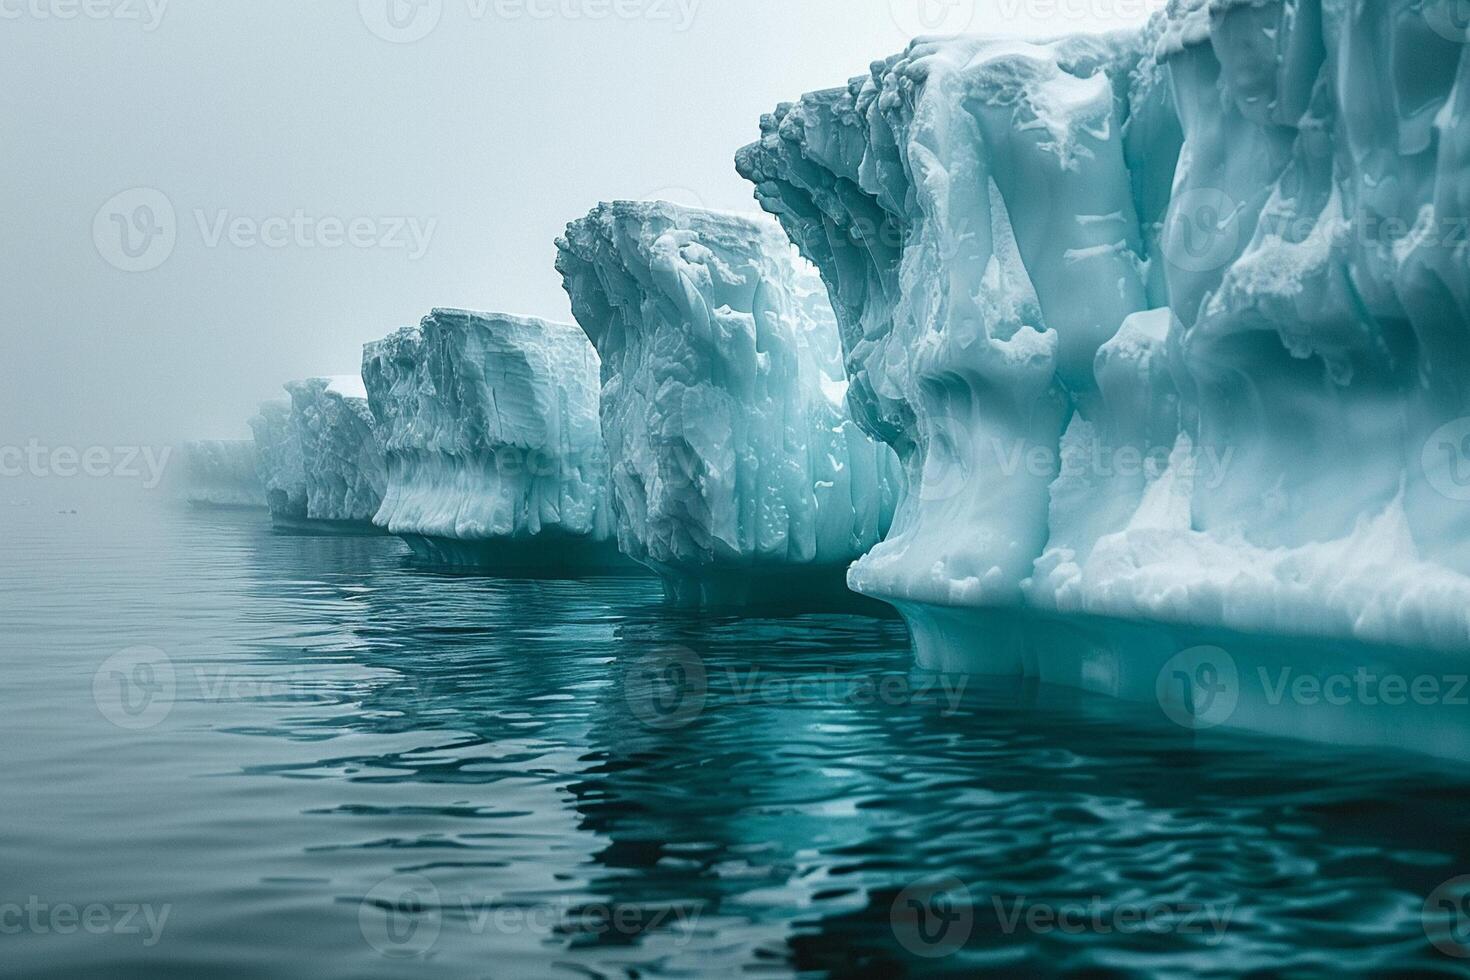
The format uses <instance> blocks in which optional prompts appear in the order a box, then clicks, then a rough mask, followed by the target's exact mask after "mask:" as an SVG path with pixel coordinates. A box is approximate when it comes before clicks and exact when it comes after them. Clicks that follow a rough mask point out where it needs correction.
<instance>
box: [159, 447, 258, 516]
mask: <svg viewBox="0 0 1470 980" xmlns="http://www.w3.org/2000/svg"><path fill="white" fill-rule="evenodd" d="M182 455H183V460H184V482H183V486H182V487H181V491H180V492H181V495H182V497H183V499H184V500H185V502H187V503H190V504H193V505H195V506H203V507H264V506H265V505H266V499H265V486H264V485H263V484H262V483H261V480H260V474H259V472H258V470H257V468H256V452H255V443H254V442H251V441H250V440H248V439H245V440H235V441H230V440H225V441H205V442H190V443H186V444H185V445H184V447H183V453H182Z"/></svg>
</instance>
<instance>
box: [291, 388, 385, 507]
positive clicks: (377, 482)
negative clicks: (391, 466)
mask: <svg viewBox="0 0 1470 980" xmlns="http://www.w3.org/2000/svg"><path fill="white" fill-rule="evenodd" d="M286 391H287V393H288V394H290V396H291V425H292V426H293V427H294V429H295V430H296V438H297V440H298V441H299V443H300V446H301V460H302V466H303V470H304V473H305V480H306V518H307V520H308V521H313V522H325V523H330V524H352V525H367V526H369V527H371V525H372V520H373V517H374V516H375V515H376V514H377V512H378V508H379V507H381V506H382V503H383V488H384V486H385V484H386V482H387V477H386V471H385V467H384V462H383V449H382V445H381V444H380V442H379V440H378V436H377V425H376V423H375V422H374V421H373V415H372V412H371V411H370V410H369V408H368V402H367V392H366V390H364V388H363V383H362V380H361V379H360V378H357V377H332V378H310V379H307V380H305V381H293V382H290V383H289V384H287V385H286Z"/></svg>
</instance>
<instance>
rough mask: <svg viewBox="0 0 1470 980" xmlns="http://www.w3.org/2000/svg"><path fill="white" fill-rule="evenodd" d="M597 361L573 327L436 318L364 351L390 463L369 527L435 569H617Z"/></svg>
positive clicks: (485, 316)
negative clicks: (394, 537) (393, 537)
mask: <svg viewBox="0 0 1470 980" xmlns="http://www.w3.org/2000/svg"><path fill="white" fill-rule="evenodd" d="M599 370H600V368H599V362H598V357H597V352H596V351H595V350H594V349H593V348H592V345H591V344H590V343H588V341H587V338H586V337H585V336H584V335H583V334H582V331H581V330H579V329H578V328H577V327H575V326H571V325H568V324H562V323H548V322H546V321H543V320H536V319H530V318H525V317H515V316H507V315H504V314H498V313H470V312H466V311H463V310H435V311H434V312H433V313H431V314H430V315H429V316H427V317H425V318H424V320H423V323H422V324H421V325H419V326H416V327H407V328H405V329H403V330H400V331H398V332H397V333H395V334H393V335H392V336H390V337H388V338H387V339H385V340H382V341H378V342H376V343H373V344H369V345H368V346H367V347H366V348H365V349H364V354H363V380H364V382H365V383H366V386H367V391H368V399H369V402H370V404H371V407H372V411H373V414H374V416H375V417H376V418H377V420H378V426H379V430H380V432H381V434H382V437H383V445H384V449H385V451H386V454H387V469H388V486H387V492H386V494H385V495H384V500H383V506H382V508H381V509H380V511H379V512H378V515H377V523H378V524H379V525H380V526H382V527H385V528H387V529H388V530H389V531H391V532H392V533H394V534H396V535H399V536H400V537H403V538H404V539H405V540H407V541H408V542H409V544H410V545H411V546H413V547H414V549H415V551H416V552H417V553H418V554H419V555H420V557H423V558H427V559H429V560H432V561H434V562H435V563H439V564H474V565H487V566H501V567H515V566H528V567H529V566H539V567H544V568H546V569H547V570H552V569H556V568H561V569H566V570H576V569H579V568H587V567H589V566H590V567H603V568H607V569H609V570H610V569H613V568H616V567H618V566H620V565H624V564H626V560H625V559H622V558H621V557H620V556H619V555H618V553H617V548H616V544H615V541H614V536H613V529H612V527H613V522H612V510H611V506H610V504H609V502H608V479H607V468H608V464H607V451H606V448H605V447H604V445H603V441H602V430H601V425H600V422H599V419H598V391H599V388H600V384H601V382H600V378H599Z"/></svg>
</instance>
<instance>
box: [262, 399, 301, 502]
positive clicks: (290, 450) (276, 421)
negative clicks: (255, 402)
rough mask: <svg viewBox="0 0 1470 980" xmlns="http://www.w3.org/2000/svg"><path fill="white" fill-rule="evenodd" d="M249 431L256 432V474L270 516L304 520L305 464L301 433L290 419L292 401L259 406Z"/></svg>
mask: <svg viewBox="0 0 1470 980" xmlns="http://www.w3.org/2000/svg"><path fill="white" fill-rule="evenodd" d="M250 430H251V431H252V432H253V433H254V434H255V466H256V473H257V474H258V475H259V477H260V482H261V484H262V485H263V486H264V487H265V497H266V505H267V506H268V507H269V508H270V512H271V517H272V519H274V520H276V521H280V522H291V521H304V520H306V510H307V508H306V464H305V461H304V459H303V458H302V455H301V436H300V434H299V433H298V431H297V429H296V425H295V423H294V422H293V421H292V419H291V403H290V402H288V401H274V402H266V403H265V404H263V405H261V406H260V414H259V415H257V416H255V418H253V419H251V420H250Z"/></svg>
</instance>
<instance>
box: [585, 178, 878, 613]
mask: <svg viewBox="0 0 1470 980" xmlns="http://www.w3.org/2000/svg"><path fill="white" fill-rule="evenodd" d="M557 246H558V249H559V255H558V259H557V268H558V269H559V270H560V272H561V274H562V277H563V281H564V284H565V286H566V289H567V292H568V294H569V295H570V297H571V301H572V310H573V313H574V314H575V315H576V317H577V320H578V322H579V323H581V325H582V328H583V329H584V330H585V331H586V333H587V336H588V337H589V338H591V340H592V342H593V344H594V345H596V347H597V349H598V351H599V352H600V353H601V355H602V378H603V389H602V428H603V433H604V435H605V436H606V439H607V443H608V448H609V452H610V455H611V458H612V465H613V472H612V481H613V499H614V506H615V510H616V513H617V518H618V540H619V545H620V547H621V548H622V550H623V551H624V553H626V554H628V555H630V556H632V557H634V558H636V559H638V560H639V561H642V562H645V563H646V564H649V565H650V566H652V567H654V568H655V569H657V570H659V571H660V572H661V573H663V574H664V575H665V577H666V581H668V582H669V584H670V586H671V593H673V594H674V596H675V598H677V599H680V600H681V601H699V600H711V601H721V600H722V599H723V598H726V596H716V595H714V593H715V592H717V591H724V590H723V589H721V588H719V587H716V586H712V585H711V584H710V582H711V581H712V580H713V579H715V578H719V577H721V576H722V575H725V574H726V573H730V574H733V575H734V577H735V578H736V579H743V580H749V579H751V578H752V577H754V576H757V575H759V574H761V573H760V572H759V570H758V569H759V568H760V567H765V568H766V569H767V570H775V569H780V568H791V567H811V566H828V567H838V568H840V567H842V566H845V565H846V564H847V563H849V562H851V561H852V559H854V558H856V557H857V556H858V555H860V554H862V553H863V552H864V551H865V550H867V548H869V547H871V546H872V545H873V544H874V543H875V542H876V541H877V540H878V539H879V537H880V536H881V534H882V533H883V531H884V530H885V529H886V528H887V525H888V523H889V520H890V514H891V508H892V501H893V495H894V479H895V477H896V466H895V464H894V462H893V459H892V456H891V454H890V453H889V451H888V450H887V449H886V448H885V447H882V446H881V445H878V444H876V443H875V442H874V441H873V440H871V439H870V438H869V437H867V436H866V435H864V434H863V433H862V432H861V431H860V430H859V429H858V427H857V426H856V425H855V424H854V423H853V421H852V419H851V417H850V414H849V411H848V408H847V397H846V396H847V384H846V380H845V378H844V374H843V369H842V363H841V348H840V343H839V339H838V336H837V327H836V322H835V319H834V317H833V315H832V311H831V308H830V304H829V302H828V301H827V298H826V295H825V291H824V290H823V289H822V285H821V282H820V280H819V279H818V278H817V276H816V275H815V272H814V271H813V270H811V269H810V267H809V266H807V265H806V263H804V262H803V261H802V260H801V259H800V258H799V257H798V256H796V255H795V253H794V251H793V249H792V247H791V244H790V243H789V242H788V241H787V240H786V239H785V237H784V236H783V235H782V234H781V232H780V229H779V227H778V226H777V225H776V224H775V223H774V222H772V221H770V220H769V219H766V218H764V217H762V216H742V215H733V214H720V213H715V212H710V211H702V210H696V209H692V208H684V207H680V206H677V205H673V204H667V203H647V202H644V203H632V202H617V203H612V204H603V205H600V206H598V207H597V208H596V209H594V210H593V211H592V212H591V214H589V215H588V216H587V217H586V218H583V219H581V220H579V221H575V222H573V223H571V224H570V225H569V226H568V227H567V232H566V236H565V237H564V238H562V239H560V240H559V241H558V242H557ZM733 591H734V592H735V593H739V592H741V591H742V589H741V588H740V587H739V586H738V585H737V587H736V588H735V589H734V590H733Z"/></svg>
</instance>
